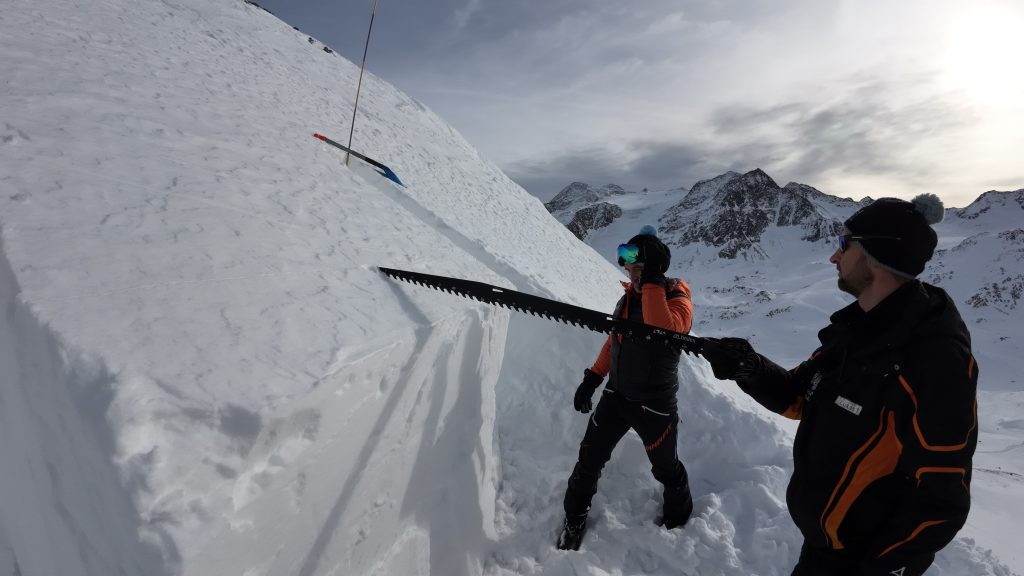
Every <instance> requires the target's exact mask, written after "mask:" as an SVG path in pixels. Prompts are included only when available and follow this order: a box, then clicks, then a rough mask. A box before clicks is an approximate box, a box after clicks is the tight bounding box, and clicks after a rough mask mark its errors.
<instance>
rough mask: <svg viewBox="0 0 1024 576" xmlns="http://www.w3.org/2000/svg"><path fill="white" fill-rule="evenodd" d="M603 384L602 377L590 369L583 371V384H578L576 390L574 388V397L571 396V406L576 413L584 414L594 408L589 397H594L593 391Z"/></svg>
mask: <svg viewBox="0 0 1024 576" xmlns="http://www.w3.org/2000/svg"><path fill="white" fill-rule="evenodd" d="M601 382H604V376H601V375H600V374H598V373H597V372H594V371H593V370H591V369H590V368H587V369H586V370H584V371H583V382H580V385H579V387H578V388H576V395H575V396H573V399H572V405H573V407H574V408H576V411H578V412H582V413H584V414H586V413H587V412H590V410H591V409H592V408H593V407H594V404H593V403H592V402H591V401H590V397H591V396H593V395H594V390H597V387H598V386H600V385H601Z"/></svg>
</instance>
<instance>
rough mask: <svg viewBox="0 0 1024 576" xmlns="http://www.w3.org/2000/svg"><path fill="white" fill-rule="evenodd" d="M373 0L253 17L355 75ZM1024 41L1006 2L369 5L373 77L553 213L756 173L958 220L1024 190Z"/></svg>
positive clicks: (321, 0)
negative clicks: (920, 199)
mask: <svg viewBox="0 0 1024 576" xmlns="http://www.w3.org/2000/svg"><path fill="white" fill-rule="evenodd" d="M372 4H373V3H372V2H371V0H345V1H342V2H338V1H336V0H303V1H296V0H265V1H263V2H262V3H261V5H262V6H264V7H266V8H267V9H269V10H271V11H273V12H274V13H275V14H276V15H277V16H279V17H280V18H282V19H283V20H285V21H286V22H288V23H290V24H292V25H294V26H296V27H298V28H299V29H301V30H302V31H304V32H306V33H308V34H310V35H312V36H314V37H316V38H317V39H319V40H321V41H322V42H324V43H326V44H327V45H329V46H331V47H332V48H334V49H336V50H338V51H339V52H340V53H341V54H343V55H345V56H346V57H347V58H349V59H350V60H352V61H353V62H356V63H359V62H360V61H361V59H362V57H363V48H364V46H365V43H366V36H367V27H368V24H369V20H370V12H371V7H372ZM1022 28H1024V4H1022V3H1020V2H1018V1H1017V0H980V1H978V2H960V1H954V0H909V1H907V2H899V3H898V4H895V5H894V4H893V3H892V2H886V1H884V0H866V1H855V0H841V1H837V2H816V1H813V0H787V1H786V2H771V1H768V0H722V1H718V2H703V1H696V0H687V1H679V0H652V1H647V2H627V3H622V2H601V3H597V2H591V1H587V0H556V1H553V2H543V3H538V2H528V1H523V0H518V1H501V0H437V1H433V2H419V1H415V0H379V2H378V5H377V12H376V17H375V19H374V24H373V32H372V34H371V37H370V50H369V53H368V57H367V69H368V70H369V71H370V72H372V73H374V74H377V75H379V76H380V77H382V78H383V79H385V80H386V81H388V82H390V83H392V84H394V85H395V86H397V87H398V88H400V89H401V90H403V91H405V92H406V93H408V94H409V95H411V96H412V97H413V98H416V99H417V100H419V101H421V102H423V103H424V104H426V105H427V106H429V107H430V108H431V109H433V110H434V111H436V112H437V113H438V114H440V115H441V116H442V117H444V118H445V119H447V120H448V121H449V122H450V123H451V124H452V125H453V126H454V127H455V128H456V129H457V130H459V131H460V132H461V133H462V134H463V135H464V136H465V137H466V138H467V139H468V140H469V141H470V142H472V143H473V145H474V146H476V147H477V148H478V149H479V150H480V151H481V153H482V154H484V155H485V156H486V157H487V158H489V159H490V160H492V161H494V162H495V163H497V164H498V165H499V166H500V167H501V168H502V170H504V171H505V172H506V173H507V174H509V176H511V177H512V178H513V179H514V180H515V181H516V182H518V183H520V184H521V185H523V186H524V187H525V188H526V189H527V190H528V191H530V192H531V193H533V194H535V195H537V196H538V197H541V198H542V199H545V200H546V199H548V198H550V197H552V196H553V195H554V194H555V193H557V192H558V191H559V190H560V189H561V188H562V187H564V186H565V185H567V184H568V183H570V182H572V181H574V180H579V181H584V182H588V183H590V184H593V185H603V184H608V183H616V184H620V185H623V186H625V187H627V189H634V190H639V189H640V188H643V187H650V188H651V189H668V188H678V187H687V188H689V187H691V186H692V185H693V184H694V183H696V182H697V181H699V180H702V179H707V178H712V177H714V176H717V175H718V174H721V173H723V172H725V171H727V170H730V169H731V170H736V171H737V172H741V173H742V172H746V171H749V170H752V169H754V168H762V169H764V170H765V171H766V172H768V173H770V174H774V175H776V177H777V178H778V179H779V180H780V181H781V182H782V183H783V184H784V183H786V182H790V181H796V182H800V183H803V184H809V185H811V186H814V187H816V188H818V189H820V190H823V191H825V192H828V193H830V194H834V195H837V196H842V197H851V198H856V199H860V198H863V197H865V196H871V197H874V198H878V197H881V196H898V197H903V198H910V197H912V196H913V195H915V194H916V193H920V192H922V191H928V192H934V193H937V194H938V195H939V196H940V197H942V198H944V199H946V201H947V204H948V205H951V206H958V207H963V206H966V205H967V204H968V203H969V202H970V201H972V200H974V199H975V198H976V197H977V196H978V195H979V194H981V193H982V192H985V191H988V190H993V189H996V190H1016V189H1018V188H1020V187H1022V186H1024V163H1022V162H1021V161H1020V153H1019V151H1020V150H1022V149H1024V77H1022V76H1021V75H1020V74H1019V73H1018V68H1019V63H1020V62H1021V61H1024V45H1022V44H1021V43H1020V42H1019V41H1018V40H1017V38H1018V34H1019V30H1021V29H1022ZM338 114H339V115H342V116H344V117H345V118H346V119H347V118H349V117H350V116H351V110H348V111H347V112H346V111H345V110H338ZM356 132H357V134H358V132H359V126H358V122H357V124H356ZM364 145H370V144H364Z"/></svg>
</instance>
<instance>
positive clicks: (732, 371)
mask: <svg viewBox="0 0 1024 576" xmlns="http://www.w3.org/2000/svg"><path fill="white" fill-rule="evenodd" d="M701 356H704V359H705V360H707V361H708V363H709V364H711V371H712V372H714V374H715V378H718V379H719V380H735V381H737V382H739V383H741V384H742V383H743V382H745V381H748V380H751V379H752V378H755V377H756V376H757V374H758V373H759V372H760V370H761V356H760V355H759V354H758V353H757V352H754V347H753V346H751V345H750V342H748V341H746V340H744V339H743V338H706V339H705V342H704V349H703V350H702V351H701Z"/></svg>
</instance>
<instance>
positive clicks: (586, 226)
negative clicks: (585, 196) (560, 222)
mask: <svg viewBox="0 0 1024 576" xmlns="http://www.w3.org/2000/svg"><path fill="white" fill-rule="evenodd" d="M619 216H622V208H619V207H618V206H617V205H615V204H612V203H610V202H598V203H597V204H591V205H590V206H587V207H586V208H582V209H580V210H577V211H576V213H575V214H573V217H572V221H570V222H569V225H568V228H569V231H570V232H572V233H573V234H574V235H575V236H576V237H577V238H579V239H580V240H585V239H586V238H587V234H589V233H590V231H591V230H597V229H598V228H604V227H605V226H607V225H609V224H611V223H612V222H614V221H615V219H616V218H618V217H619Z"/></svg>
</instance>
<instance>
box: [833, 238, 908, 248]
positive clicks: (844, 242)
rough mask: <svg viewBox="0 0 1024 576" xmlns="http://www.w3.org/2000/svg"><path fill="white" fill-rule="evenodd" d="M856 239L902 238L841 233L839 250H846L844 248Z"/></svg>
mask: <svg viewBox="0 0 1024 576" xmlns="http://www.w3.org/2000/svg"><path fill="white" fill-rule="evenodd" d="M857 240H903V238H900V237H899V236H875V235H866V236H859V235H856V234H843V235H842V236H840V237H839V251H840V252H846V249H847V248H849V247H850V243H851V242H855V241H857Z"/></svg>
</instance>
